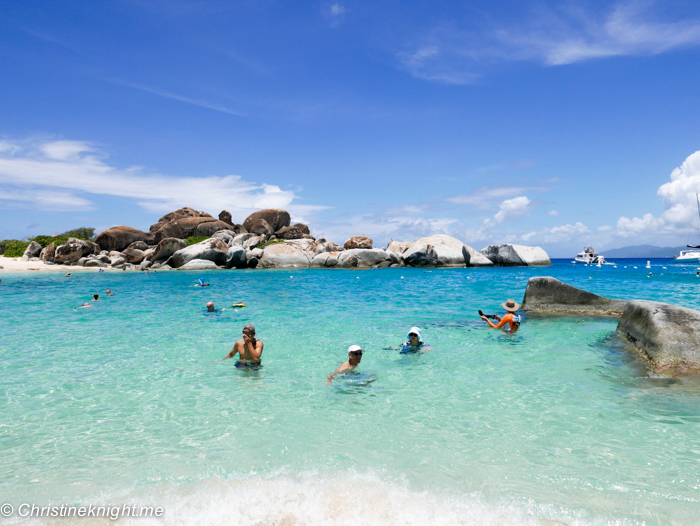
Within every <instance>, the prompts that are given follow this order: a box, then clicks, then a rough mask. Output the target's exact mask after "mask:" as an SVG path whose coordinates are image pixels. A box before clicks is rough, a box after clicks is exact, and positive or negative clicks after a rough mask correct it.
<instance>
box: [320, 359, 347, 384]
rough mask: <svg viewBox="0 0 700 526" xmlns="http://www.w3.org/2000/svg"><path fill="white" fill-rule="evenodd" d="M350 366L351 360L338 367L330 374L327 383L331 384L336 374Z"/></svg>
mask: <svg viewBox="0 0 700 526" xmlns="http://www.w3.org/2000/svg"><path fill="white" fill-rule="evenodd" d="M348 367H350V362H345V363H344V364H343V365H341V366H340V367H338V368H337V369H336V370H335V371H334V372H332V373H331V374H329V375H328V381H327V382H326V385H331V382H332V381H333V378H334V377H335V375H337V374H340V373H342V372H343V371H345V370H346V369H348Z"/></svg>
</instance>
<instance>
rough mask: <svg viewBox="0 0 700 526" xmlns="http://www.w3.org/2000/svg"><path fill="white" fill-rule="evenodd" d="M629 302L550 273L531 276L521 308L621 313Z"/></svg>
mask: <svg viewBox="0 0 700 526" xmlns="http://www.w3.org/2000/svg"><path fill="white" fill-rule="evenodd" d="M627 303H628V302H627V301H625V300H615V299H611V298H606V297H604V296H598V295H596V294H593V293H591V292H587V291H585V290H581V289H577V288H576V287H572V286H571V285H567V284H566V283H562V282H561V281H559V280H558V279H556V278H552V277H549V276H545V277H537V278H530V280H529V281H528V282H527V289H525V298H523V305H522V309H523V310H524V311H525V312H541V313H547V312H550V313H574V314H588V315H597V316H620V315H621V314H622V312H623V311H624V310H625V308H626V307H627Z"/></svg>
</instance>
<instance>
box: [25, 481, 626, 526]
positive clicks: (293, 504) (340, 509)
mask: <svg viewBox="0 0 700 526" xmlns="http://www.w3.org/2000/svg"><path fill="white" fill-rule="evenodd" d="M102 504H103V505H106V504H112V505H119V506H123V505H125V504H126V505H127V506H129V505H132V504H136V505H137V506H154V507H155V506H162V507H163V508H164V509H165V513H164V515H163V517H162V518H160V519H156V518H143V517H141V518H130V517H123V518H120V519H119V521H118V523H119V524H121V525H132V524H133V525H139V526H150V525H156V524H158V525H162V524H168V525H188V526H189V525H201V526H207V525H216V526H219V525H228V524H230V525H237V526H239V525H279V526H292V525H294V526H301V525H326V524H328V525H331V524H332V525H337V526H342V525H352V526H357V525H364V524H368V525H370V524H371V525H374V524H381V525H399V524H400V525H417V526H418V525H420V526H424V525H438V526H439V525H474V526H477V525H478V526H491V525H493V526H495V525H499V526H507V525H517V526H521V525H524V526H530V525H532V526H560V525H570V526H583V525H603V524H607V525H612V524H614V525H620V526H622V525H633V524H638V523H637V522H635V521H626V520H613V521H609V520H605V519H601V520H588V519H584V518H583V517H581V516H577V515H578V514H577V513H571V512H570V511H566V510H563V509H561V508H555V507H551V506H547V505H545V506H541V505H536V504H534V503H533V502H532V501H529V500H528V499H524V500H521V501H519V502H517V501H514V502H513V503H509V504H501V505H496V504H489V503H486V502H485V501H484V499H483V498H482V497H481V495H480V494H479V493H471V494H454V493H449V492H442V491H414V490H411V489H410V488H409V487H408V485H407V484H403V483H398V482H388V481H386V480H382V479H381V477H379V476H377V475H374V474H356V473H350V472H346V473H333V474H313V475H305V476H299V475H277V476H260V475H251V476H250V477H248V478H245V479H233V480H223V479H220V478H212V479H208V480H203V481H200V482H197V483H192V484H180V485H172V484H159V485H156V486H152V487H150V488H148V489H147V490H146V489H141V490H139V491H136V492H134V493H131V494H129V495H127V496H121V497H112V498H108V499H104V500H102ZM56 521H57V519H33V520H31V521H27V523H28V524H55V523H56ZM105 521H107V522H108V523H110V522H112V521H110V520H109V519H104V518H100V519H72V518H71V519H60V524H62V525H72V524H80V525H92V524H105V523H106V522H105Z"/></svg>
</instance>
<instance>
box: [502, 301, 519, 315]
mask: <svg viewBox="0 0 700 526" xmlns="http://www.w3.org/2000/svg"><path fill="white" fill-rule="evenodd" d="M501 306H502V307H503V308H504V309H506V310H507V311H508V312H515V311H516V310H518V309H519V308H520V304H518V303H516V302H515V300H514V299H512V298H508V299H507V300H506V302H505V303H501Z"/></svg>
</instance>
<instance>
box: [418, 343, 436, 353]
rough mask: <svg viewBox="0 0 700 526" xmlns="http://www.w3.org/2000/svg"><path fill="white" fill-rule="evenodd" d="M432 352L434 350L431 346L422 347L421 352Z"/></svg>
mask: <svg viewBox="0 0 700 526" xmlns="http://www.w3.org/2000/svg"><path fill="white" fill-rule="evenodd" d="M432 350H433V348H432V347H431V346H430V345H425V344H424V345H423V347H421V350H420V352H428V351H432Z"/></svg>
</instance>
